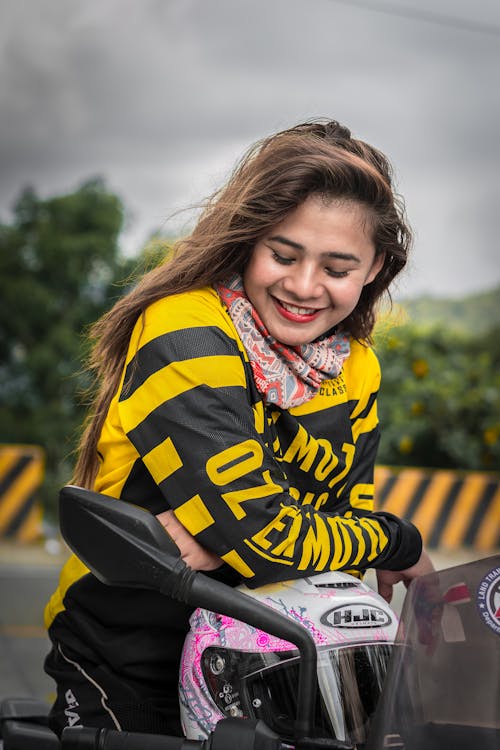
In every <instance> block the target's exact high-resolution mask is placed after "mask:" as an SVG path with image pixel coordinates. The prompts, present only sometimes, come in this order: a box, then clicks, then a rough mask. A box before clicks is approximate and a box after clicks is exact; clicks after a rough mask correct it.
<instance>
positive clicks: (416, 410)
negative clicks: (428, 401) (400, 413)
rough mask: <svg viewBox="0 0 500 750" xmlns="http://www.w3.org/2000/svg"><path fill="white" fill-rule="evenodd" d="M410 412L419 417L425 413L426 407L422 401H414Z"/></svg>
mask: <svg viewBox="0 0 500 750" xmlns="http://www.w3.org/2000/svg"><path fill="white" fill-rule="evenodd" d="M410 411H411V413H412V414H413V416H414V417H418V416H419V415H420V414H423V413H424V411H425V406H424V404H423V403H422V402H421V401H414V402H413V404H412V405H411V407H410Z"/></svg>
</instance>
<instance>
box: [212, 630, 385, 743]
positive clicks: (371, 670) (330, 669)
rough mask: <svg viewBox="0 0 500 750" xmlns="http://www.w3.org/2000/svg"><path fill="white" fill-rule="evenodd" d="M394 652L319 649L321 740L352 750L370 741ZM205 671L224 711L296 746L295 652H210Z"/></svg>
mask: <svg viewBox="0 0 500 750" xmlns="http://www.w3.org/2000/svg"><path fill="white" fill-rule="evenodd" d="M391 650H392V645H391V644H387V643H370V644H358V645H354V646H345V647H339V648H331V647H328V648H323V649H319V651H318V685H319V690H318V691H317V697H316V708H315V718H314V734H315V736H316V737H330V738H336V739H338V740H343V741H349V742H352V743H353V744H358V743H363V742H364V741H365V739H366V734H367V730H368V726H369V723H370V719H371V717H372V715H373V712H374V710H375V706H376V704H377V701H378V698H379V696H380V691H381V689H382V684H383V681H384V678H385V675H386V672H387V664H388V662H389V658H390V654H391ZM203 669H204V674H205V679H206V681H207V685H208V686H209V689H210V691H211V693H212V697H213V698H214V700H215V701H216V703H217V704H218V705H219V707H220V708H221V710H223V711H224V712H225V713H228V714H229V715H233V716H234V715H242V716H251V717H254V718H258V719H263V720H264V721H265V722H266V724H267V725H268V726H269V727H270V728H271V729H273V730H274V731H275V732H277V733H278V734H279V735H280V737H281V738H282V739H284V740H290V741H293V736H294V723H295V717H296V713H297V685H298V678H299V659H298V655H297V652H296V651H291V652H290V651H288V652H274V653H263V654H254V653H245V652H241V651H240V652H239V651H234V650H225V649H220V648H209V649H206V651H205V653H204V657H203Z"/></svg>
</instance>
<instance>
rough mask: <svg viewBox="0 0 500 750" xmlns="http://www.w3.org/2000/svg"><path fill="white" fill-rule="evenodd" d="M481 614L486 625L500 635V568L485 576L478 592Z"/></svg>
mask: <svg viewBox="0 0 500 750" xmlns="http://www.w3.org/2000/svg"><path fill="white" fill-rule="evenodd" d="M477 603H478V606H479V614H480V615H481V617H482V619H483V620H484V622H485V623H486V625H487V626H488V627H489V628H491V629H492V630H494V631H495V633H498V635H500V567H498V568H493V570H490V572H489V573H488V574H487V575H485V576H484V578H483V579H482V581H481V583H480V584H479V588H478V590H477Z"/></svg>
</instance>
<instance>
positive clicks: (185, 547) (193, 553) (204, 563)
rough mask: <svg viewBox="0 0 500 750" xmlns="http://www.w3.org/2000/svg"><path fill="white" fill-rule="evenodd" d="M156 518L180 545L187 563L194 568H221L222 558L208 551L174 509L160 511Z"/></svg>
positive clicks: (182, 556)
mask: <svg viewBox="0 0 500 750" xmlns="http://www.w3.org/2000/svg"><path fill="white" fill-rule="evenodd" d="M156 518H157V519H158V520H159V521H160V523H161V525H162V526H163V528H164V529H165V531H166V532H167V534H168V535H169V536H170V537H171V538H172V540H173V541H174V542H175V543H176V545H177V546H178V547H179V549H180V552H181V558H182V559H183V560H184V562H185V563H186V565H189V567H190V568H192V569H193V570H215V569H216V568H220V566H221V565H222V560H221V559H220V557H217V555H214V554H213V553H212V552H208V551H207V550H206V549H205V548H204V547H202V546H201V544H198V542H197V541H196V540H195V539H194V537H193V536H191V534H190V533H189V531H186V529H185V528H184V526H183V525H182V524H181V523H180V521H178V520H177V518H176V517H175V515H174V512H173V511H172V510H165V511H163V513H159V514H158V515H157V516H156Z"/></svg>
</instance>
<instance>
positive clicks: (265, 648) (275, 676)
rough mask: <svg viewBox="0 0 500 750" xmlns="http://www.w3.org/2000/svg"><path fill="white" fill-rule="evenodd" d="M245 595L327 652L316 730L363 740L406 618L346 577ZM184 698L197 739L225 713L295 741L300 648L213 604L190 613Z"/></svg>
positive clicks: (188, 728)
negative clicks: (259, 722) (262, 724)
mask: <svg viewBox="0 0 500 750" xmlns="http://www.w3.org/2000/svg"><path fill="white" fill-rule="evenodd" d="M240 590H241V591H243V592H244V593H245V594H247V595H249V596H251V597H254V598H255V599H257V600H259V601H261V602H263V603H264V604H267V605H268V606H269V607H271V608H273V609H275V610H277V611H278V612H281V613H282V614H285V615H287V616H288V617H291V618H292V619H294V620H296V621H297V622H300V623H301V624H302V625H303V626H304V627H305V628H307V630H309V632H310V633H311V635H312V636H313V638H314V641H315V643H316V648H317V652H318V697H317V705H316V718H315V732H317V733H318V736H329V737H332V736H333V737H335V738H337V739H338V740H342V741H345V742H348V741H350V742H353V743H359V742H363V741H364V739H365V737H366V732H367V728H368V722H369V719H370V717H371V715H372V713H373V711H374V709H375V705H376V702H377V699H378V696H379V694H380V690H381V687H382V683H383V680H384V677H385V673H386V670H387V663H388V659H389V656H390V653H391V650H392V644H393V642H394V638H395V635H396V630H397V617H396V615H395V614H394V612H393V611H392V610H391V608H390V607H389V606H388V604H387V603H386V602H385V601H384V600H383V599H382V598H381V597H380V596H379V595H378V594H376V593H375V592H374V591H372V589H370V588H369V587H368V586H367V585H366V584H364V583H362V582H361V581H360V580H358V579H357V578H354V577H353V576H350V575H347V574H346V573H340V572H331V573H322V574H320V575H317V576H314V577H312V578H303V579H300V580H297V581H286V582H283V583H275V584H269V585H267V586H263V587H261V588H259V589H254V590H250V589H247V588H246V587H245V586H241V587H240ZM190 623H191V630H190V632H189V633H188V635H187V637H186V640H185V643H184V650H183V654H182V659H181V667H180V676H179V700H180V708H181V719H182V724H183V728H184V732H185V735H186V737H187V738H188V739H198V740H199V739H205V738H206V737H208V735H209V733H210V732H211V731H212V730H213V729H214V727H215V725H216V724H217V722H218V721H220V720H221V719H223V718H225V717H227V716H232V717H250V718H255V719H262V720H263V721H265V722H266V724H267V725H268V726H269V727H270V728H271V729H273V730H274V731H275V732H276V733H277V734H278V735H279V736H280V737H281V739H282V740H284V741H288V742H290V743H293V731H294V719H295V714H296V704H297V695H296V691H297V684H298V662H299V653H298V650H297V648H296V646H294V645H293V644H291V643H289V642H288V641H284V640H281V639H279V638H276V637H275V636H272V635H269V634H268V633H265V632H264V631H262V630H258V629H256V628H254V627H251V626H250V625H247V624H246V623H243V622H240V621H239V620H234V619H232V618H230V617H226V616H224V615H218V614H215V613H213V612H209V611H208V610H205V609H197V610H196V611H195V612H194V613H193V615H192V616H191V620H190Z"/></svg>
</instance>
